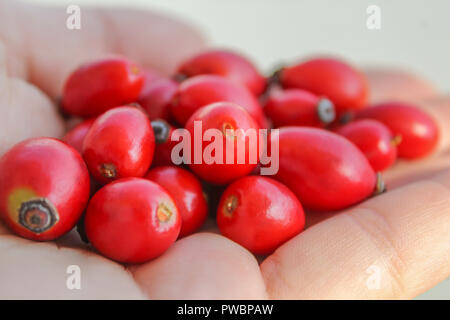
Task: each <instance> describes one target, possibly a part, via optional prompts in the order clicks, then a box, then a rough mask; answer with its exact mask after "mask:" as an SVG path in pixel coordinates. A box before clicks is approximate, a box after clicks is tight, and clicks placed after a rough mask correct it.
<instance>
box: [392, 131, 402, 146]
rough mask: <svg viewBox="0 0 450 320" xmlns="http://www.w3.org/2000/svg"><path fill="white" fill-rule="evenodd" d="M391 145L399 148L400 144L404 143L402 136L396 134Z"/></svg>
mask: <svg viewBox="0 0 450 320" xmlns="http://www.w3.org/2000/svg"><path fill="white" fill-rule="evenodd" d="M391 143H392V145H393V146H398V145H399V144H400V143H402V135H400V134H396V135H395V136H394V137H393V138H392V140H391Z"/></svg>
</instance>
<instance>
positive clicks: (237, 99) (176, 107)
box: [170, 75, 267, 128]
mask: <svg viewBox="0 0 450 320" xmlns="http://www.w3.org/2000/svg"><path fill="white" fill-rule="evenodd" d="M224 101H226V102H232V103H235V104H237V105H239V106H241V107H242V108H244V109H245V110H247V112H248V113H249V114H250V115H251V116H252V117H253V118H254V119H255V120H256V122H257V123H258V124H259V126H260V127H263V128H265V127H267V123H266V119H265V117H264V113H263V110H262V108H261V105H260V104H259V102H258V100H257V99H256V98H255V96H254V95H252V94H251V92H250V91H248V90H247V89H246V88H244V87H241V86H239V85H236V84H235V83H233V82H231V81H229V80H227V79H225V78H223V77H219V76H215V75H200V76H195V77H192V78H190V79H187V80H185V81H183V82H182V83H181V84H180V86H179V87H178V90H177V92H176V94H175V95H174V98H173V100H172V103H171V105H170V110H171V113H172V115H173V117H174V119H175V120H176V121H177V122H178V123H179V124H181V125H185V124H186V121H187V120H188V119H189V118H190V116H192V114H193V113H194V112H195V111H197V110H198V109H200V108H201V107H204V106H206V105H208V104H211V103H214V102H224Z"/></svg>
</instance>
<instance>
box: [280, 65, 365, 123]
mask: <svg viewBox="0 0 450 320" xmlns="http://www.w3.org/2000/svg"><path fill="white" fill-rule="evenodd" d="M280 82H281V84H282V85H283V87H285V88H298V89H304V90H308V91H311V92H312V93H315V94H317V95H319V96H324V97H326V98H328V99H330V100H331V101H332V102H333V103H334V105H335V107H336V112H337V113H338V114H342V113H343V112H345V111H350V110H358V109H361V108H364V107H365V106H366V103H367V99H368V92H369V89H368V85H367V81H366V79H365V77H364V76H363V75H362V74H361V73H360V72H359V71H357V70H356V69H354V68H353V67H351V66H349V65H348V64H346V63H344V62H342V61H339V60H336V59H329V58H328V59H327V58H318V59H311V60H308V61H305V62H303V63H300V64H297V65H294V66H291V67H286V68H284V69H282V70H281V72H280Z"/></svg>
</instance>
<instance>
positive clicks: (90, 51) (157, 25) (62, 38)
mask: <svg viewBox="0 0 450 320" xmlns="http://www.w3.org/2000/svg"><path fill="white" fill-rule="evenodd" d="M68 17H69V15H68V14H67V13H66V7H62V6H61V7H48V8H45V7H38V6H32V5H30V4H28V3H27V4H25V3H21V2H16V1H2V2H1V3H0V38H3V39H5V41H6V43H7V46H8V53H9V54H8V57H9V59H8V61H10V66H9V68H10V70H12V71H13V72H15V73H16V74H18V75H20V76H24V77H26V78H27V79H28V80H29V81H31V82H32V83H35V84H36V85H38V86H39V87H40V88H42V89H43V90H44V91H45V92H46V93H48V94H49V95H50V96H51V97H56V96H57V95H58V94H60V92H61V88H62V85H63V81H64V79H65V78H66V77H67V75H68V73H69V72H70V71H72V70H73V69H74V68H75V67H77V66H79V65H80V64H81V63H83V62H86V61H90V60H92V59H95V58H99V57H103V56H105V54H108V53H118V54H123V55H125V56H127V57H129V58H130V59H133V60H135V61H136V62H138V63H141V64H142V65H144V66H146V67H152V68H155V69H156V70H158V71H161V72H163V73H168V72H171V71H172V70H173V68H174V67H175V66H176V65H177V64H178V63H179V62H180V60H181V59H184V58H186V57H187V56H189V55H191V54H193V53H194V52H195V51H197V50H199V49H200V48H201V47H202V46H203V44H204V38H203V36H202V35H201V34H200V33H199V32H198V31H197V30H195V29H194V28H193V27H192V26H190V25H188V24H186V23H184V22H181V21H179V20H176V19H173V18H170V17H167V16H163V15H159V14H156V13H151V12H147V11H138V10H122V9H121V10H118V9H97V8H90V7H81V29H80V30H69V29H68V28H67V27H66V19H67V18H68Z"/></svg>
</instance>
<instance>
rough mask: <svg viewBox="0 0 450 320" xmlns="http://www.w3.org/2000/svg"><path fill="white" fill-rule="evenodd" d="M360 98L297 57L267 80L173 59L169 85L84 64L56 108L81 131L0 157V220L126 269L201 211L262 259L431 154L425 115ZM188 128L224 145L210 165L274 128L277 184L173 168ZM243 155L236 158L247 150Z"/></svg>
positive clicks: (331, 73)
mask: <svg viewBox="0 0 450 320" xmlns="http://www.w3.org/2000/svg"><path fill="white" fill-rule="evenodd" d="M368 94H369V91H368V85H367V82H366V80H365V78H364V76H363V75H362V74H361V73H360V72H359V71H358V70H355V69H354V68H353V67H351V66H349V65H347V64H346V63H344V62H342V61H338V60H335V59H325V58H320V59H310V60H308V61H305V62H301V63H299V64H296V65H293V66H289V67H285V68H282V69H281V70H279V71H277V72H276V73H275V74H274V75H273V76H271V77H269V78H265V77H263V76H262V75H261V74H260V73H259V72H258V71H257V69H256V68H255V67H254V66H253V65H252V64H251V63H250V62H249V61H248V60H247V59H245V58H244V57H242V56H240V55H238V54H236V53H233V52H228V51H222V50H212V51H208V52H204V53H202V54H199V55H197V56H195V57H193V58H191V59H189V60H187V61H185V62H184V63H183V64H182V65H181V66H179V68H178V70H177V73H176V75H175V76H174V77H172V78H171V79H168V78H163V77H161V76H159V75H158V74H156V73H155V72H152V71H143V70H141V69H140V68H139V67H137V66H136V65H135V64H134V63H132V62H130V61H128V60H127V59H124V58H110V59H105V60H101V61H97V62H94V63H90V64H87V65H84V66H82V67H80V68H78V69H77V70H75V71H74V72H73V73H72V74H71V75H70V77H69V78H68V79H67V82H66V84H65V87H64V91H63V95H62V102H61V108H62V111H63V112H64V113H65V114H67V115H69V116H72V117H78V118H82V119H84V120H83V121H82V122H80V123H79V124H78V125H77V126H75V127H74V128H72V129H71V130H70V131H69V132H68V133H67V134H66V136H65V137H64V138H63V139H62V141H61V140H57V139H52V138H34V139H29V140H26V141H23V142H21V143H19V144H17V145H16V146H14V147H13V148H12V149H11V150H9V151H8V152H7V153H6V154H4V155H3V157H2V158H1V160H0V211H1V217H2V219H3V221H4V222H5V223H6V224H7V225H8V226H9V227H10V228H11V230H12V231H14V232H15V233H17V234H18V235H20V236H23V237H26V238H29V239H33V240H40V241H42V240H52V239H55V238H58V237H60V236H62V235H63V234H65V233H67V232H69V231H70V230H71V229H73V227H74V226H75V225H76V224H77V222H79V221H81V222H83V226H82V228H80V229H81V231H82V232H81V233H82V234H84V232H85V234H84V235H85V236H86V237H87V239H88V241H89V242H90V243H91V244H92V245H93V246H94V247H95V248H96V249H97V250H98V251H99V252H100V253H102V254H103V255H105V256H107V257H109V258H111V259H114V260H116V261H120V262H124V263H140V262H144V261H147V260H149V259H153V258H155V257H157V256H159V255H161V254H162V253H163V252H164V251H166V250H167V249H168V248H169V247H170V246H171V245H172V243H174V242H175V241H176V239H177V238H179V237H184V236H187V235H189V234H192V233H193V232H195V231H197V230H199V229H200V228H201V227H202V225H203V223H204V222H205V220H206V218H207V215H208V211H210V212H211V211H212V212H214V213H216V217H217V225H218V227H219V229H220V232H221V233H222V234H223V235H225V236H226V237H228V238H230V239H231V240H233V241H235V242H237V243H239V244H241V245H242V246H244V247H245V248H247V249H249V250H250V251H252V252H253V253H255V254H268V253H270V252H272V251H274V250H275V249H276V248H277V247H279V246H280V245H281V244H283V243H284V242H286V241H287V240H289V239H290V238H292V237H293V236H295V235H297V234H298V233H300V232H301V231H302V230H303V228H304V225H305V217H304V211H303V206H304V207H305V208H306V209H307V210H311V211H317V210H318V211H323V210H340V209H344V208H347V207H349V206H351V205H354V204H356V203H358V202H361V201H362V200H364V199H366V198H368V197H370V196H372V195H373V194H376V193H379V192H382V191H383V190H384V184H383V182H382V180H381V175H380V174H379V172H380V171H383V170H386V169H388V168H389V167H390V166H392V165H393V163H394V162H395V160H396V158H397V157H401V158H406V159H416V158H420V157H423V156H426V155H428V154H430V153H431V152H432V150H433V149H434V148H435V146H436V144H437V141H438V135H439V132H438V127H437V125H436V123H435V121H434V120H433V119H432V118H431V117H430V116H429V115H427V114H426V113H424V112H423V111H421V110H420V109H417V108H416V107H414V106H411V105H408V104H405V103H397V102H388V103H384V104H380V105H375V106H367V104H368ZM194 121H201V122H202V124H203V126H202V130H203V132H205V130H207V129H210V128H215V129H218V130H220V131H221V132H222V133H223V134H222V136H221V137H220V139H223V141H227V140H230V141H231V142H232V143H231V148H232V149H233V150H230V149H225V155H224V156H226V154H227V152H231V151H233V152H234V153H233V155H236V154H237V153H238V152H237V151H238V150H236V146H237V140H239V139H242V137H238V136H237V135H234V134H233V132H235V131H237V130H239V129H244V130H247V129H255V130H258V129H260V128H269V129H270V128H281V129H280V130H279V131H276V130H273V131H272V133H271V135H270V139H269V143H272V144H273V143H278V147H279V170H278V172H277V173H276V174H275V175H273V176H271V177H268V176H266V177H264V176H261V175H259V171H258V168H260V167H261V165H258V164H256V163H250V161H248V159H247V158H246V159H247V160H246V162H245V163H241V164H234V163H232V164H230V163H223V164H220V163H210V164H206V163H200V164H199V163H193V164H189V165H183V166H176V165H173V163H172V160H171V159H172V157H171V153H172V150H173V148H174V146H175V145H176V144H177V142H176V141H175V140H176V139H174V135H177V131H176V130H175V129H177V128H180V127H184V128H185V129H187V130H188V131H189V132H190V133H191V134H194V133H195V132H194ZM225 129H227V130H230V131H226V130H225ZM203 132H201V133H203ZM229 132H231V134H229ZM243 139H245V137H244V138H243ZM245 142H246V141H244V143H245ZM210 143H212V141H211V142H210ZM244 145H245V148H246V149H245V150H244V153H245V156H248V155H249V154H250V151H255V150H250V149H251V148H257V146H254V145H250V144H248V143H247V144H244ZM208 146H209V144H208V143H204V144H203V146H202V148H203V149H205V148H208ZM241 151H242V150H241ZM261 152H262V150H257V152H256V153H257V154H258V155H260V154H261ZM219 197H220V198H219Z"/></svg>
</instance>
